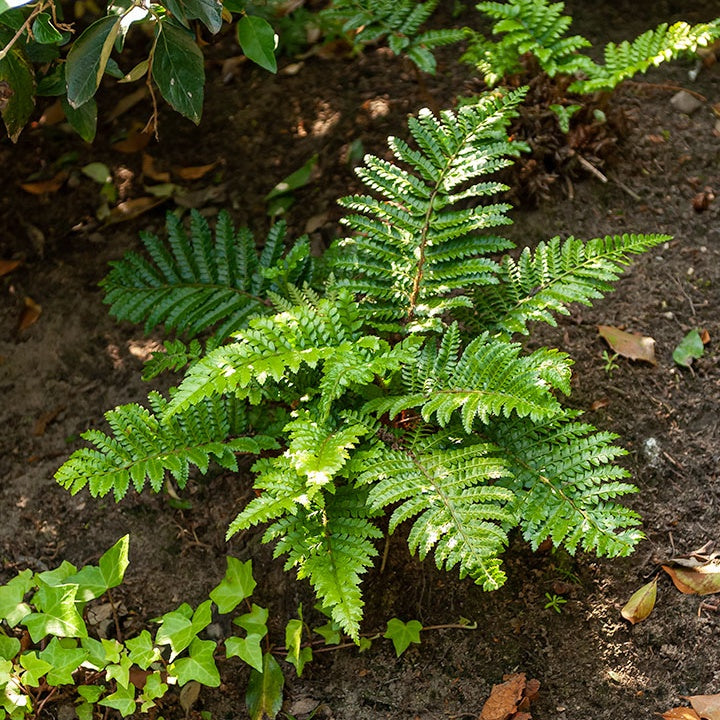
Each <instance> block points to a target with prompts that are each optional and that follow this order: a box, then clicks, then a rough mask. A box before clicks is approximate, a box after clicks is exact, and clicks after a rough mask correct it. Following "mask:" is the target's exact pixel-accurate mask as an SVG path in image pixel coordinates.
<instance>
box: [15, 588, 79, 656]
mask: <svg viewBox="0 0 720 720" xmlns="http://www.w3.org/2000/svg"><path fill="white" fill-rule="evenodd" d="M76 591H77V586H76V585H66V586H62V585H61V586H59V587H51V586H49V585H43V586H41V587H40V589H39V590H38V592H37V593H35V595H34V597H33V602H34V604H35V606H36V607H38V606H39V605H40V602H39V600H38V596H42V611H41V612H36V613H31V614H30V615H28V616H27V617H25V618H23V621H22V624H23V625H24V626H25V627H26V628H27V629H28V632H29V633H30V637H31V638H32V640H33V642H36V643H37V642H40V640H42V639H43V638H44V637H45V636H46V635H52V636H54V637H86V636H87V628H86V627H85V623H84V622H83V619H82V617H80V614H79V613H78V611H77V609H76V607H75V593H76Z"/></svg>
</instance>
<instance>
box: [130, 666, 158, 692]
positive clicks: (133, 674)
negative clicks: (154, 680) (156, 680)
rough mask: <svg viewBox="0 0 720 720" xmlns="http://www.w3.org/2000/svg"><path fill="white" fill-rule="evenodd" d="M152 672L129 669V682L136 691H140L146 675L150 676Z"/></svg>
mask: <svg viewBox="0 0 720 720" xmlns="http://www.w3.org/2000/svg"><path fill="white" fill-rule="evenodd" d="M152 672H153V671H152V670H141V669H140V668H139V667H135V666H133V667H131V668H130V673H129V677H130V682H131V683H132V684H133V685H134V686H135V687H136V688H137V689H138V690H142V689H143V688H144V687H145V683H146V682H147V679H148V675H150V674H152Z"/></svg>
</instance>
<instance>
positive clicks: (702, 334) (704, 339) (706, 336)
mask: <svg viewBox="0 0 720 720" xmlns="http://www.w3.org/2000/svg"><path fill="white" fill-rule="evenodd" d="M700 339H701V340H702V344H703V345H707V344H708V343H709V342H710V333H709V332H708V331H707V330H706V329H705V328H701V329H700Z"/></svg>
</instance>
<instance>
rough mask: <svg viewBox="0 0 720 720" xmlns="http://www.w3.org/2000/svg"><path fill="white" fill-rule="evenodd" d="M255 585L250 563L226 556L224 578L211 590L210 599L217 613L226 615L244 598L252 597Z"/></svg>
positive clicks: (249, 561)
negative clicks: (216, 607) (216, 608)
mask: <svg viewBox="0 0 720 720" xmlns="http://www.w3.org/2000/svg"><path fill="white" fill-rule="evenodd" d="M255 585H256V582H255V579H254V578H253V574H252V561H251V560H248V561H246V562H242V561H240V560H238V559H237V558H234V557H232V556H230V555H228V556H227V570H226V571H225V577H224V578H223V579H222V581H221V583H220V584H219V585H218V586H217V587H216V588H214V589H213V590H212V592H211V593H210V599H211V600H212V601H213V602H214V603H215V604H216V605H217V606H218V612H219V613H221V614H222V615H226V614H227V613H229V612H232V611H233V610H234V609H235V608H236V607H237V605H238V604H239V603H241V602H242V601H243V600H244V599H245V598H247V597H250V595H252V592H253V590H254V589H255Z"/></svg>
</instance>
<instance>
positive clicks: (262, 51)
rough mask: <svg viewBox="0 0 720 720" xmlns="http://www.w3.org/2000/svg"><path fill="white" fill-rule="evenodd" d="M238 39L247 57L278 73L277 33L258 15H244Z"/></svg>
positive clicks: (238, 28)
mask: <svg viewBox="0 0 720 720" xmlns="http://www.w3.org/2000/svg"><path fill="white" fill-rule="evenodd" d="M237 38H238V42H239V43H240V47H241V48H242V51H243V53H244V54H245V56H246V57H247V58H248V59H249V60H252V61H253V62H254V63H256V64H258V65H259V66H260V67H261V68H265V70H269V71H270V72H273V73H274V72H277V60H276V59H275V31H274V30H273V28H272V25H270V23H269V22H268V21H267V20H265V19H264V18H261V17H258V16H257V15H244V16H243V17H241V18H240V20H238V24H237Z"/></svg>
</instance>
